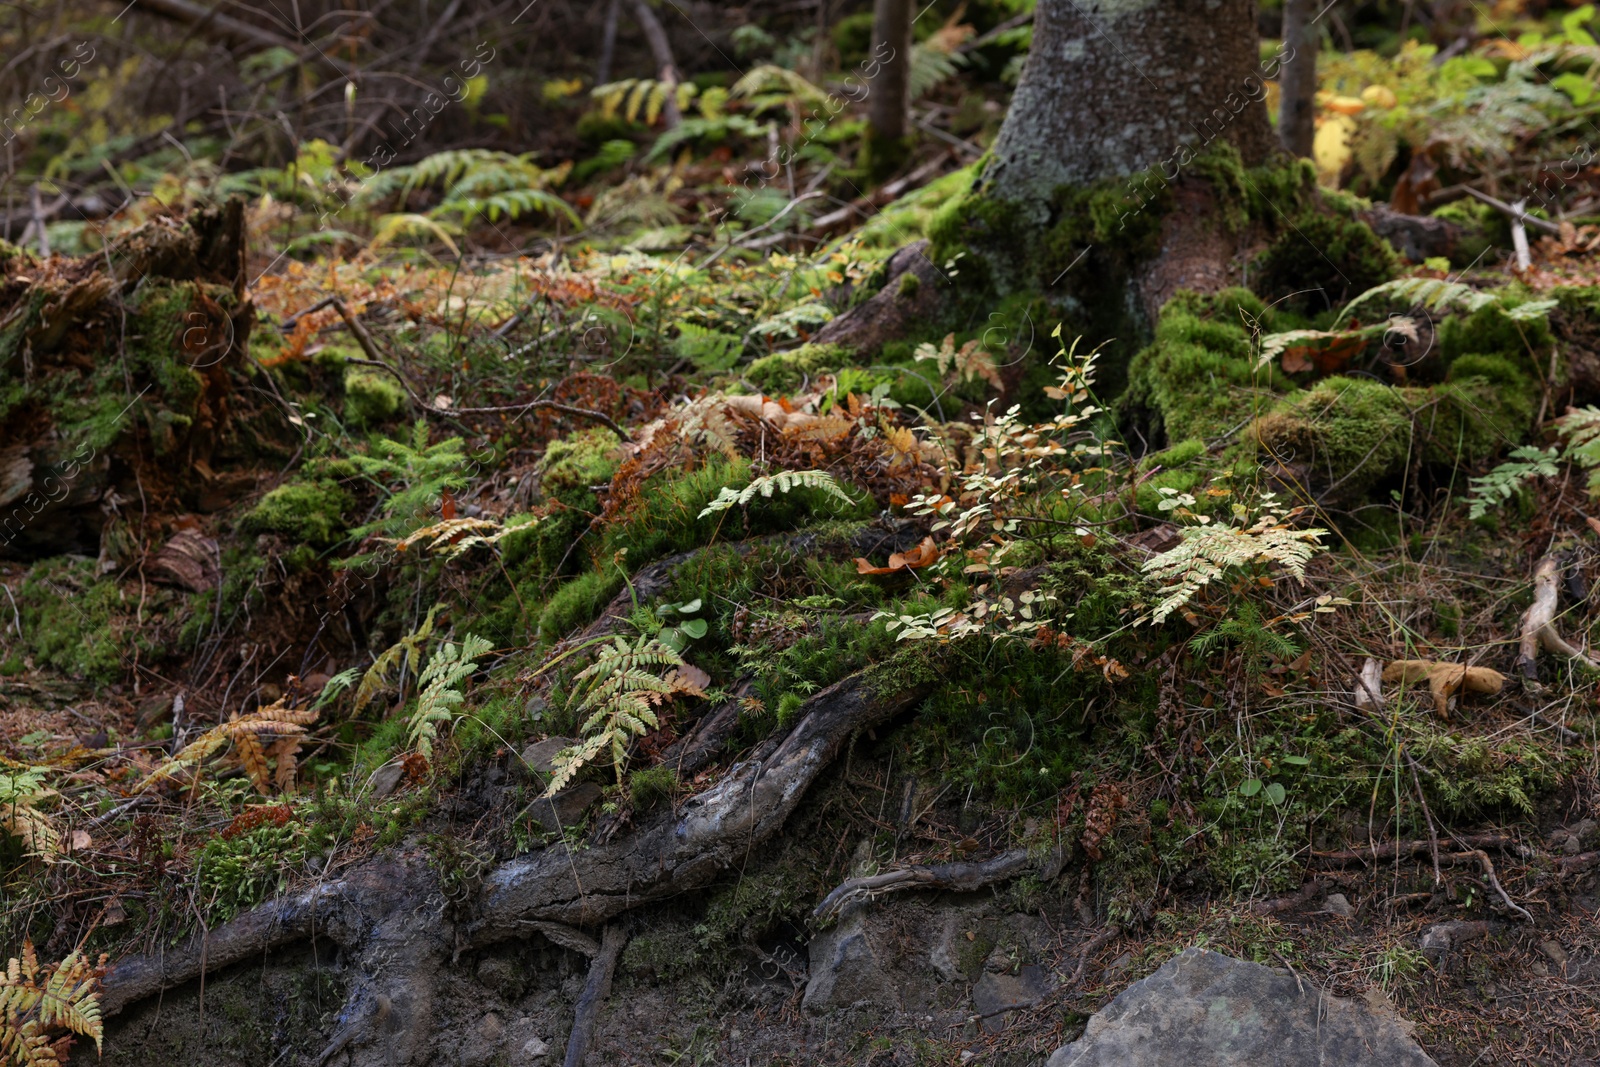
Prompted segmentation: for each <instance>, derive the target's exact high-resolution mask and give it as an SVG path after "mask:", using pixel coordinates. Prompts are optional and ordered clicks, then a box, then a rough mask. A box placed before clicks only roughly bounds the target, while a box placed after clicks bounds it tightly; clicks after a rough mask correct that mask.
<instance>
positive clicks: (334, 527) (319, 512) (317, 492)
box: [239, 481, 354, 548]
mask: <svg viewBox="0 0 1600 1067" xmlns="http://www.w3.org/2000/svg"><path fill="white" fill-rule="evenodd" d="M353 505H354V501H353V500H352V498H351V496H350V494H349V493H347V492H345V491H344V490H343V489H340V488H339V487H338V486H337V485H334V484H332V483H331V482H309V481H306V482H289V483H288V484H286V485H280V486H278V488H276V489H274V490H272V491H271V492H270V493H268V494H267V495H266V496H264V497H262V498H261V501H260V502H259V503H258V504H256V506H255V507H254V508H252V509H251V510H250V512H249V513H248V514H247V515H245V517H244V518H243V519H242V520H240V523H239V526H240V529H242V530H243V531H244V532H245V533H252V534H263V533H274V534H280V535H282V536H284V537H288V538H290V539H292V540H295V541H299V542H301V543H304V544H309V545H315V546H317V547H319V548H326V547H328V546H330V545H332V544H334V543H335V542H337V541H338V540H339V539H340V538H342V537H343V536H344V533H345V531H346V530H347V529H349V513H350V508H351V507H352V506H353Z"/></svg>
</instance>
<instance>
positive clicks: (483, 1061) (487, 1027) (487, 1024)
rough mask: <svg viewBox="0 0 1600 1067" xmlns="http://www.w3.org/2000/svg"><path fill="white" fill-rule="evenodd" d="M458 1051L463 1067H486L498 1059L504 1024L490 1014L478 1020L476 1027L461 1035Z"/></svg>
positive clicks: (502, 1040)
mask: <svg viewBox="0 0 1600 1067" xmlns="http://www.w3.org/2000/svg"><path fill="white" fill-rule="evenodd" d="M463 1038H464V1039H463V1040H462V1042H461V1049H460V1062H461V1063H462V1064H463V1065H464V1067H488V1064H490V1063H492V1062H493V1061H495V1060H496V1059H497V1058H499V1054H500V1048H501V1046H502V1045H504V1044H505V1039H506V1024H505V1023H503V1022H501V1021H500V1016H498V1015H496V1014H495V1013H494V1012H492V1011H491V1012H490V1013H489V1014H487V1015H485V1016H484V1017H483V1018H481V1019H479V1020H478V1025H477V1026H475V1027H473V1028H472V1030H471V1031H469V1032H468V1033H467V1034H465V1035H463Z"/></svg>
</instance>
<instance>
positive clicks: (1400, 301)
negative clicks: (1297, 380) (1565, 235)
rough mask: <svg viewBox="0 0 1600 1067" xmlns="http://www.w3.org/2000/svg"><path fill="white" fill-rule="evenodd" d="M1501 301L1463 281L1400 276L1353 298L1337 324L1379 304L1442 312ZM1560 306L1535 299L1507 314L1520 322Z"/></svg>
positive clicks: (1510, 310) (1531, 319)
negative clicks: (1357, 312) (1359, 311)
mask: <svg viewBox="0 0 1600 1067" xmlns="http://www.w3.org/2000/svg"><path fill="white" fill-rule="evenodd" d="M1499 302H1500V296H1499V295H1498V294H1496V293H1485V292H1480V291H1479V290H1477V289H1474V288H1473V287H1472V286H1470V285H1466V284H1465V283H1462V282H1453V281H1449V280H1448V279H1445V278H1396V279H1395V280H1394V281H1392V282H1384V283H1383V284H1382V285H1379V286H1375V287H1373V288H1371V289H1368V290H1367V291H1366V292H1364V293H1362V294H1361V295H1360V296H1358V297H1356V298H1355V299H1354V300H1352V301H1350V303H1349V304H1347V305H1345V309H1344V310H1343V311H1341V312H1340V313H1339V318H1338V319H1337V320H1336V321H1335V322H1334V326H1335V327H1337V326H1339V325H1340V324H1341V323H1344V322H1346V321H1348V320H1349V319H1350V318H1351V317H1352V316H1353V315H1354V314H1355V313H1356V311H1358V310H1361V309H1363V308H1367V307H1370V306H1372V305H1374V304H1377V305H1391V306H1394V305H1399V306H1403V307H1421V308H1426V309H1427V310H1429V311H1432V312H1436V313H1438V314H1447V313H1450V312H1457V311H1459V312H1465V313H1468V314H1470V313H1472V312H1474V311H1478V310H1480V309H1482V308H1486V307H1489V306H1490V305H1492V304H1497V303H1499ZM1555 306H1556V302H1555V301H1554V300H1534V301H1530V302H1528V303H1525V304H1520V305H1518V306H1516V307H1512V308H1507V309H1506V316H1507V317H1508V318H1510V319H1512V320H1513V321H1516V322H1530V321H1533V320H1535V319H1542V318H1544V317H1545V316H1546V315H1548V314H1549V313H1550V312H1551V310H1552V309H1554V308H1555Z"/></svg>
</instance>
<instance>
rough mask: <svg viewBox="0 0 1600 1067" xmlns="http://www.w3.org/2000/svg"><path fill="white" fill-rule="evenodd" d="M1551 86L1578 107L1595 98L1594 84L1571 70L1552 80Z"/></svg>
mask: <svg viewBox="0 0 1600 1067" xmlns="http://www.w3.org/2000/svg"><path fill="white" fill-rule="evenodd" d="M1585 36H1588V35H1587V34H1585ZM1550 84H1551V85H1554V86H1555V87H1556V88H1557V89H1560V90H1561V91H1562V92H1564V93H1566V94H1567V95H1568V96H1570V97H1572V102H1573V104H1575V105H1577V106H1578V107H1582V106H1583V105H1584V104H1587V103H1588V102H1589V100H1590V98H1591V97H1593V96H1594V83H1593V82H1591V81H1590V80H1589V79H1588V78H1585V77H1584V76H1583V75H1582V74H1578V73H1576V72H1574V71H1570V70H1569V71H1567V72H1566V73H1565V74H1559V75H1557V76H1556V77H1554V78H1552V79H1551V80H1550Z"/></svg>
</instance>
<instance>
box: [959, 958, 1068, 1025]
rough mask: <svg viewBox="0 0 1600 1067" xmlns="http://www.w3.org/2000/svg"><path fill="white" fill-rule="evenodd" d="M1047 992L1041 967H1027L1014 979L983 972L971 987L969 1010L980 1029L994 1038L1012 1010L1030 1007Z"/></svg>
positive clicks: (1045, 980)
mask: <svg viewBox="0 0 1600 1067" xmlns="http://www.w3.org/2000/svg"><path fill="white" fill-rule="evenodd" d="M1049 991H1050V983H1049V981H1048V980H1047V978H1046V977H1045V970H1044V968H1043V967H1038V966H1034V965H1029V966H1027V967H1023V968H1022V969H1021V970H1020V971H1019V972H1018V973H1016V974H1014V975H1012V974H995V973H993V972H990V971H986V972H984V975H983V977H981V978H979V979H978V981H977V984H976V985H974V986H973V987H972V1007H973V1009H974V1011H975V1012H976V1014H977V1015H978V1017H979V1022H980V1023H981V1025H982V1026H983V1028H984V1029H985V1030H987V1031H988V1032H989V1033H991V1034H997V1033H999V1032H1000V1031H1001V1030H1004V1029H1005V1025H1006V1020H1007V1019H1008V1018H1009V1017H1010V1014H1011V1012H1012V1011H1013V1010H1014V1009H1016V1008H1031V1007H1033V1005H1035V1004H1037V1003H1038V1002H1039V1001H1041V1000H1043V999H1044V997H1045V994H1047V993H1049Z"/></svg>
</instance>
